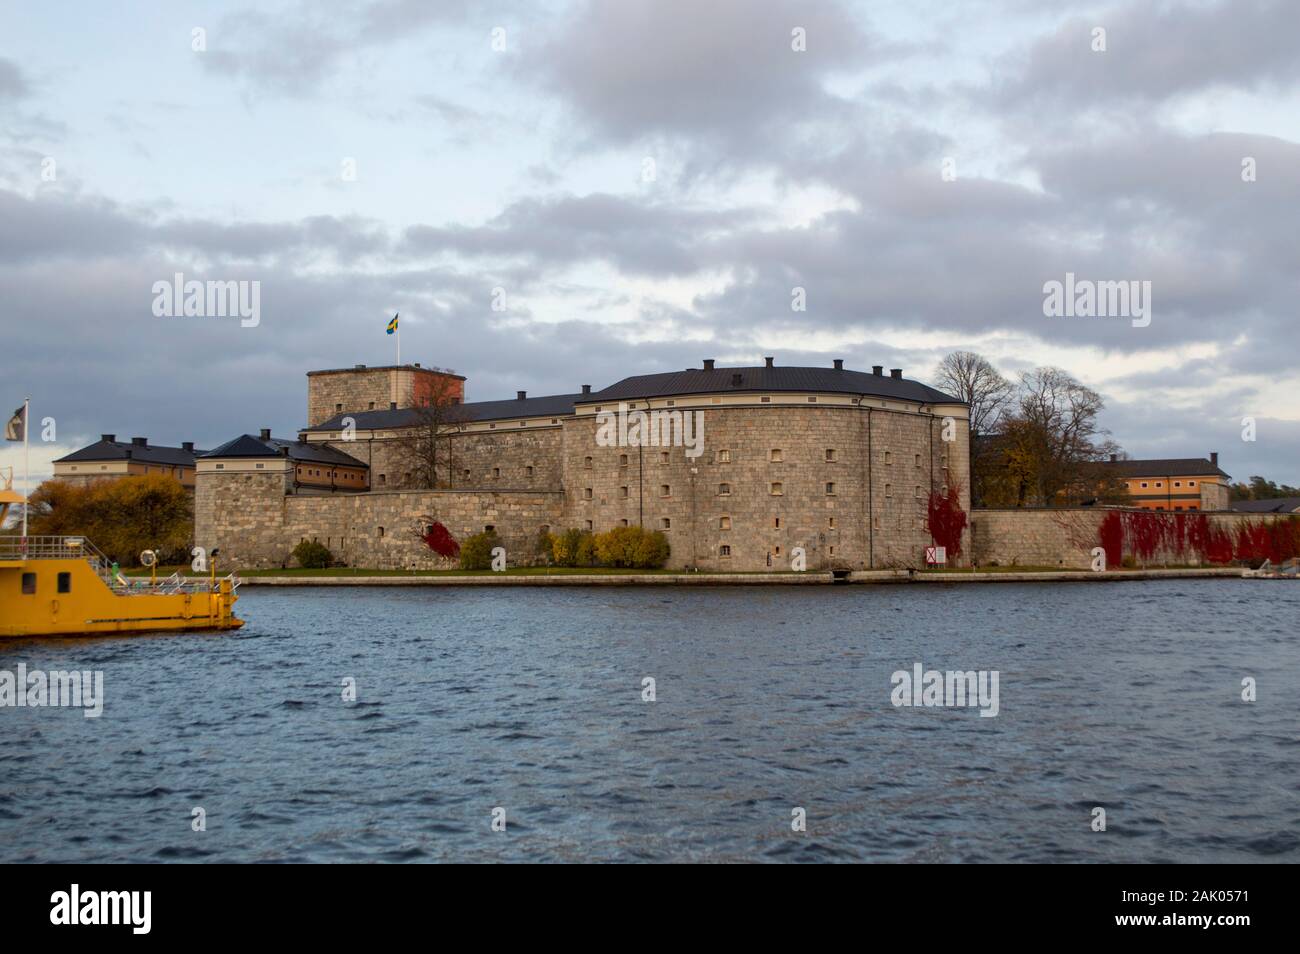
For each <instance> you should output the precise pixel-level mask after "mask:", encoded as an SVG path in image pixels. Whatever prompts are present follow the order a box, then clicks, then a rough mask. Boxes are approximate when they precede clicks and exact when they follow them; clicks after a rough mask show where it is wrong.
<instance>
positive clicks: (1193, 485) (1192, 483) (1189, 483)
mask: <svg viewBox="0 0 1300 954" xmlns="http://www.w3.org/2000/svg"><path fill="white" fill-rule="evenodd" d="M1187 486H1188V487H1195V486H1196V481H1194V480H1189V481H1188V482H1187Z"/></svg>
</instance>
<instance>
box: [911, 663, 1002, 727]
mask: <svg viewBox="0 0 1300 954" xmlns="http://www.w3.org/2000/svg"><path fill="white" fill-rule="evenodd" d="M999 675H1000V674H999V672H998V670H996V669H981V670H979V671H978V672H976V671H975V670H968V671H966V672H962V671H960V670H949V671H948V672H940V671H939V670H937V669H930V670H926V669H925V667H924V666H922V665H921V664H920V663H915V664H914V665H913V666H912V671H911V672H908V671H907V670H906V669H900V670H898V671H897V672H895V673H894V674H893V675H892V676H891V677H890V680H889V681H890V685H892V686H893V687H894V691H893V692H891V693H890V695H889V701H890V702H892V703H893V704H894V705H895V706H898V707H907V708H910V707H912V706H917V707H926V708H932V707H939V706H948V707H962V706H979V710H980V716H981V718H989V717H992V716H995V715H997V714H998V709H999V703H998V678H999Z"/></svg>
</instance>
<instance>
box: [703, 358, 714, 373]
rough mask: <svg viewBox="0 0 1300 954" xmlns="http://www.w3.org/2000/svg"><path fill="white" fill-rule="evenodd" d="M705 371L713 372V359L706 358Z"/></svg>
mask: <svg viewBox="0 0 1300 954" xmlns="http://www.w3.org/2000/svg"><path fill="white" fill-rule="evenodd" d="M704 370H705V371H712V370H713V359H712V358H705V359H704Z"/></svg>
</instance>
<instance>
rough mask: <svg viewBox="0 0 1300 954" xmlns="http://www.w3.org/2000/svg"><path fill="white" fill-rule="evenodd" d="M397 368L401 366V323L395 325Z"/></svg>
mask: <svg viewBox="0 0 1300 954" xmlns="http://www.w3.org/2000/svg"><path fill="white" fill-rule="evenodd" d="M397 366H398V367H399V368H400V367H401V366H402V323H401V322H400V321H398V323H397Z"/></svg>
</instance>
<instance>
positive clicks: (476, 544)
mask: <svg viewBox="0 0 1300 954" xmlns="http://www.w3.org/2000/svg"><path fill="white" fill-rule="evenodd" d="M499 546H501V538H500V537H498V536H497V535H496V534H495V533H487V532H484V533H476V534H474V535H473V536H469V537H466V538H465V539H464V540H462V541H461V544H460V568H461V569H462V570H490V569H492V549H493V547H499Z"/></svg>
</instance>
